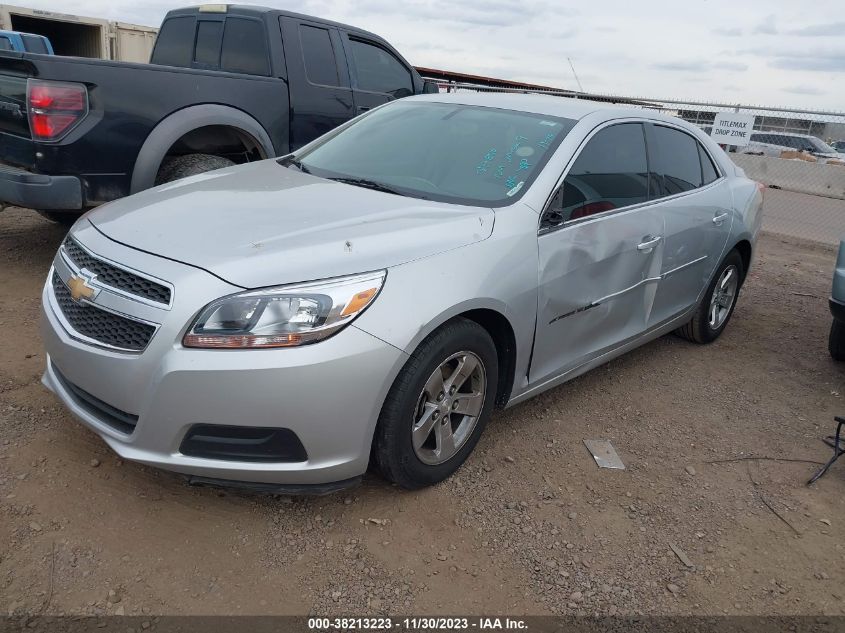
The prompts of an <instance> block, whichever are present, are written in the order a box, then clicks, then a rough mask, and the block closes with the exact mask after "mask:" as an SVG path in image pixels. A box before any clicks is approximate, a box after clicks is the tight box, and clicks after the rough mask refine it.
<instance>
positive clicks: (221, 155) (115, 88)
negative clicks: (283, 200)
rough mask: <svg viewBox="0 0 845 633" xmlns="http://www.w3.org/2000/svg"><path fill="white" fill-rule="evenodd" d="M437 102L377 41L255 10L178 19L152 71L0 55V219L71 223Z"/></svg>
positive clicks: (185, 12)
mask: <svg viewBox="0 0 845 633" xmlns="http://www.w3.org/2000/svg"><path fill="white" fill-rule="evenodd" d="M429 91H434V92H436V91H437V87H436V85H433V84H430V83H427V82H424V81H423V80H422V78H421V77H420V76H419V74H418V73H417V72H416V71H415V70H414V69H413V67H412V66H411V65H410V64H409V63H408V62H406V61H405V60H404V59H403V58H402V56H401V55H399V53H397V52H396V51H395V50H394V49H393V48H392V47H391V46H390V45H389V44H388V43H387V42H385V41H384V40H383V39H381V38H380V37H378V36H376V35H373V34H372V33H368V32H366V31H362V30H360V29H357V28H354V27H351V26H346V25H344V24H337V23H334V22H328V21H326V20H321V19H317V18H313V17H309V16H305V15H299V14H295V13H289V12H286V11H279V10H275V9H266V8H260V7H251V6H234V5H229V6H227V5H207V6H204V7H194V8H189V9H177V10H175V11H171V12H169V13H168V14H167V16H166V17H165V19H164V22H163V23H162V25H161V30H160V32H159V35H158V39H157V41H156V45H155V48H154V50H153V53H152V58H151V63H150V64H130V63H121V62H112V61H103V60H91V59H83V58H77V57H56V56H47V55H36V54H30V53H17V52H11V51H0V208H2V207H3V206H11V205H15V206H22V207H29V208H32V209H37V210H39V211H41V212H42V213H43V214H44V215H46V216H47V217H50V218H51V219H54V220H57V221H64V220H70V219H73V218H74V217H75V216H76V215H78V214H79V213H81V212H82V211H84V210H85V209H87V208H90V207H94V206H96V205H98V204H102V203H103V202H107V201H109V200H114V199H116V198H120V197H122V196H126V195H129V194H131V193H135V192H137V191H141V190H143V189H147V188H149V187H152V186H154V185H156V184H160V183H164V182H169V181H171V180H175V179H177V178H182V177H185V176H189V175H193V174H197V173H201V172H204V171H209V170H211V169H217V168H220V167H225V166H228V165H231V164H233V163H243V162H247V161H253V160H260V159H263V158H270V157H274V156H281V155H284V154H287V153H289V152H291V151H293V150H295V149H297V148H299V147H301V146H302V145H304V144H305V143H308V142H309V141H311V140H313V139H315V138H317V137H318V136H320V135H321V134H323V133H325V132H327V131H329V130H331V129H332V128H334V127H336V126H337V125H339V124H341V123H343V122H345V121H347V120H349V119H351V118H353V117H354V116H356V115H357V114H359V113H361V112H364V111H365V110H368V109H370V108H373V107H375V106H378V105H380V104H382V103H385V102H387V101H389V100H391V99H397V98H400V97H404V96H408V95H412V94H418V93H422V92H429Z"/></svg>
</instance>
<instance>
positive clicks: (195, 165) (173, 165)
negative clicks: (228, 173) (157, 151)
mask: <svg viewBox="0 0 845 633" xmlns="http://www.w3.org/2000/svg"><path fill="white" fill-rule="evenodd" d="M234 164H235V163H234V162H232V161H231V160H229V159H228V158H223V157H222V156H214V155H212V154H185V155H184V156H176V157H174V158H165V159H164V161H162V163H161V167H159V169H158V174H156V181H155V184H156V185H163V184H164V183H166V182H173V181H174V180H179V179H180V178H187V177H188V176H196V175H197V174H203V173H205V172H207V171H213V170H215V169H223V168H224V167H231V166H232V165H234Z"/></svg>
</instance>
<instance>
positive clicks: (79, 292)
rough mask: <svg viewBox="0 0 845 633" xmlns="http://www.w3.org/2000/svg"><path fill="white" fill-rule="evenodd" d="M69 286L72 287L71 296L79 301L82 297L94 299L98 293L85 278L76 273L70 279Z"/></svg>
mask: <svg viewBox="0 0 845 633" xmlns="http://www.w3.org/2000/svg"><path fill="white" fill-rule="evenodd" d="M67 287H68V288H69V289H70V296H71V298H72V299H73V300H74V301H76V302H77V303H78V302H79V301H80V300H82V299H93V298H94V295H95V294H96V291H95V290H94V289H93V288H92V287H91V286H89V285H88V282H87V281H86V280H85V279H84V278H82V277H77V276H76V275H73V276H72V277H71V278H70V279H68V281H67Z"/></svg>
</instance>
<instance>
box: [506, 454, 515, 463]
mask: <svg viewBox="0 0 845 633" xmlns="http://www.w3.org/2000/svg"><path fill="white" fill-rule="evenodd" d="M505 461H506V462H507V463H509V464H513V463H514V462H515V461H516V460H515V459H514V458H513V457H511V456H510V455H506V456H505Z"/></svg>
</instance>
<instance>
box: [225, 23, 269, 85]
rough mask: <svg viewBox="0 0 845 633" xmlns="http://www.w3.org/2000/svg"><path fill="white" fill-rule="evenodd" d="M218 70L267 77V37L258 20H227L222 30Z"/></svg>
mask: <svg viewBox="0 0 845 633" xmlns="http://www.w3.org/2000/svg"><path fill="white" fill-rule="evenodd" d="M220 68H221V69H222V70H228V71H229V72H233V73H246V74H248V75H265V76H266V75H269V74H270V63H269V61H268V59H267V36H266V34H265V32H264V26H263V25H262V23H261V22H259V21H258V20H245V19H243V18H228V19H227V20H226V27H225V29H224V30H223V49H222V51H221V53H220Z"/></svg>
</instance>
